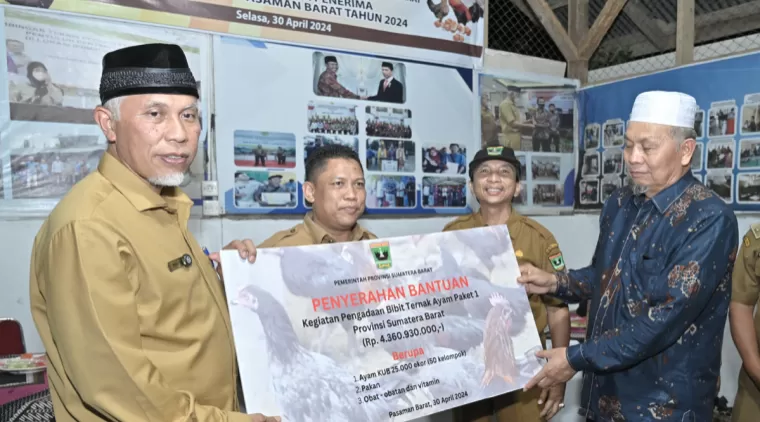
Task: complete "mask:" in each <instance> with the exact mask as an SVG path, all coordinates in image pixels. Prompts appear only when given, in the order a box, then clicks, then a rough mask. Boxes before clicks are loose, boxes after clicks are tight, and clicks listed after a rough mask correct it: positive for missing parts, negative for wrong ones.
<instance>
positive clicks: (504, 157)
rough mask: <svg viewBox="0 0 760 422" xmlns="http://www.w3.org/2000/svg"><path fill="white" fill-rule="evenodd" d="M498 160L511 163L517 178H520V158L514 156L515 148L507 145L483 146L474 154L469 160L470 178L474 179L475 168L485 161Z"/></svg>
mask: <svg viewBox="0 0 760 422" xmlns="http://www.w3.org/2000/svg"><path fill="white" fill-rule="evenodd" d="M491 160H499V161H504V162H505V163H509V164H512V166H514V168H515V175H516V176H517V180H518V181H519V180H520V167H521V166H520V160H518V159H517V157H516V156H515V150H513V149H512V148H509V147H503V146H495V147H485V148H483V149H481V150H480V151H478V153H477V154H475V158H473V159H472V161H471V162H470V180H474V178H473V176H474V175H475V169H476V168H477V167H478V166H479V165H481V164H482V163H484V162H486V161H491Z"/></svg>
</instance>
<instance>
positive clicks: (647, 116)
mask: <svg viewBox="0 0 760 422" xmlns="http://www.w3.org/2000/svg"><path fill="white" fill-rule="evenodd" d="M698 110H699V107H698V106H697V100H695V99H694V97H692V96H691V95H686V94H683V93H680V92H668V91H648V92H642V93H641V94H639V95H638V96H637V97H636V101H634V103H633V109H632V110H631V121H632V122H642V123H657V124H661V125H667V126H676V127H686V128H693V127H694V115H695V114H696V113H697V111H698Z"/></svg>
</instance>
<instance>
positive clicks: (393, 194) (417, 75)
mask: <svg viewBox="0 0 760 422" xmlns="http://www.w3.org/2000/svg"><path fill="white" fill-rule="evenodd" d="M214 64H215V68H214V85H215V87H214V92H215V97H214V99H215V109H216V128H215V134H216V157H217V159H216V163H217V168H218V174H217V176H218V180H219V191H220V194H221V195H223V198H220V200H222V201H223V205H224V211H225V213H226V214H303V213H304V212H306V211H308V210H309V206H308V204H306V203H305V201H304V198H303V194H302V191H301V186H302V183H303V180H304V164H305V160H306V159H307V158H308V156H309V154H310V153H311V152H312V151H313V150H314V149H315V148H317V147H319V146H321V145H327V144H333V143H340V144H344V145H348V146H350V147H351V148H353V149H354V150H355V151H356V152H357V153H358V155H359V157H360V159H361V160H362V163H363V166H364V168H365V172H366V173H365V176H366V191H367V200H366V207H367V214H462V213H467V212H470V208H469V206H468V192H467V180H468V176H467V165H468V163H469V161H470V160H471V158H472V154H474V153H475V152H476V150H477V148H478V147H479V145H478V144H477V142H476V137H477V135H476V132H475V123H474V115H473V112H472V110H473V98H474V97H473V91H472V77H473V72H472V70H470V69H464V68H453V67H448V66H443V65H431V64H421V63H415V62H409V61H402V60H398V59H392V58H380V57H373V56H368V55H358V54H351V53H346V52H337V51H327V50H319V49H311V48H305V47H296V46H288V45H281V44H275V43H265V42H259V41H253V40H246V39H241V38H233V37H223V36H215V37H214ZM242 70H244V71H243V73H244V75H241V71H242ZM431 156H433V158H432V159H431V158H430V157H431ZM221 195H220V196H221Z"/></svg>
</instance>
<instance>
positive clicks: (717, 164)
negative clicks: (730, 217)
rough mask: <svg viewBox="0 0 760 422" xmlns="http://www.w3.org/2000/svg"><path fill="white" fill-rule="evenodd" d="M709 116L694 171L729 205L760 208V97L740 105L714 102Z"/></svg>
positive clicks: (752, 96)
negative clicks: (754, 205)
mask: <svg viewBox="0 0 760 422" xmlns="http://www.w3.org/2000/svg"><path fill="white" fill-rule="evenodd" d="M707 116H708V117H707V122H706V126H707V139H706V141H704V148H702V149H703V150H704V151H701V152H702V154H700V157H699V159H696V158H695V160H694V161H692V171H693V172H694V173H695V175H698V177H699V176H701V177H699V178H701V180H702V182H703V183H704V184H705V185H706V186H707V187H709V188H710V189H712V190H713V191H714V192H715V193H717V194H718V195H720V197H721V198H723V200H724V201H726V202H727V203H735V204H740V205H752V204H759V203H760V123H759V122H760V93H753V94H747V95H745V96H744V102H743V103H742V104H741V105H738V104H736V100H735V99H731V100H725V101H720V102H714V103H712V104H711V105H710V109H709V111H708V113H707ZM737 149H738V155H737ZM695 155H696V154H695Z"/></svg>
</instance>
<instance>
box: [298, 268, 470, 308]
mask: <svg viewBox="0 0 760 422" xmlns="http://www.w3.org/2000/svg"><path fill="white" fill-rule="evenodd" d="M466 287H470V281H469V280H467V277H465V276H462V277H452V278H449V279H444V280H433V281H427V282H424V283H415V284H407V285H406V286H395V287H388V288H385V289H378V290H375V291H368V292H354V293H347V294H344V295H335V296H323V297H315V298H312V299H311V305H312V307H313V308H314V311H318V310H322V311H328V310H330V309H341V308H351V307H354V306H362V305H372V304H377V303H381V302H385V301H388V300H397V299H402V298H405V297H415V296H423V295H427V294H431V293H437V292H446V291H452V290H459V289H463V288H466Z"/></svg>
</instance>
